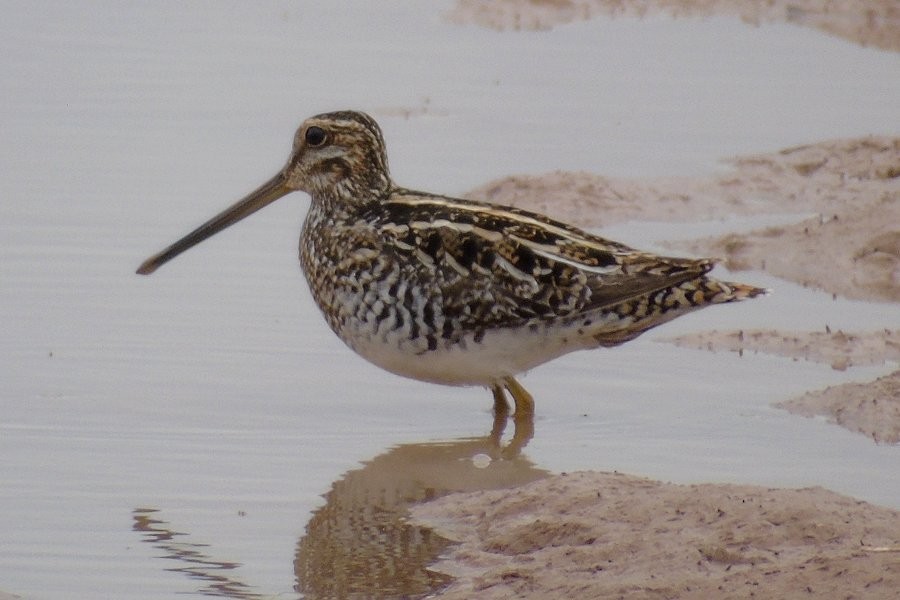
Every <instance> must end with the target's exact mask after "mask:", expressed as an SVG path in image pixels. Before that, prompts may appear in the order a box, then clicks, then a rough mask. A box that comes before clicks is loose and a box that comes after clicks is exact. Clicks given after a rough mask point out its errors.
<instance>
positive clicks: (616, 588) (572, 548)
mask: <svg viewBox="0 0 900 600" xmlns="http://www.w3.org/2000/svg"><path fill="white" fill-rule="evenodd" d="M413 515H414V517H415V518H416V519H418V520H421V521H424V522H426V523H428V524H429V525H430V526H433V527H436V528H437V531H438V533H440V534H441V535H444V536H446V537H448V538H450V539H454V540H457V541H459V542H460V544H459V545H458V546H456V547H455V548H454V549H453V550H452V551H451V552H450V554H449V555H448V556H447V557H446V558H445V560H443V561H441V562H439V563H438V564H437V565H434V568H435V569H437V570H439V571H442V572H446V573H448V574H450V575H452V576H454V577H456V580H455V581H454V583H452V584H451V585H450V587H449V588H447V589H446V590H444V592H443V593H441V594H439V595H438V596H437V597H439V598H446V599H447V600H451V599H455V598H460V599H462V598H474V597H477V598H484V599H491V598H496V599H498V600H499V599H501V598H535V599H537V598H541V599H543V598H564V597H578V598H621V597H639V598H685V599H687V598H748V597H762V598H794V597H800V596H803V597H815V598H842V599H843V598H862V597H865V598H885V599H886V598H895V597H896V593H897V590H898V589H900V512H898V511H895V510H890V509H887V508H881V507H878V506H873V505H871V504H867V503H865V502H860V501H858V500H853V499H851V498H847V497H845V496H841V495H839V494H835V493H833V492H830V491H828V490H825V489H822V488H808V489H771V488H764V487H758V486H748V485H724V484H704V485H674V484H670V483H662V482H659V481H651V480H647V479H641V478H638V477H633V476H629V475H623V474H618V473H594V472H586V473H573V474H569V475H566V474H563V475H557V476H554V477H550V478H548V479H543V480H540V481H537V482H534V483H530V484H527V485H525V486H522V487H519V488H516V489H514V490H509V491H487V492H474V493H465V494H454V495H451V496H447V497H445V498H442V499H439V500H436V501H434V502H430V503H428V504H423V505H419V506H417V507H415V508H414V509H413Z"/></svg>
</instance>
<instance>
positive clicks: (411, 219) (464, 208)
mask: <svg viewBox="0 0 900 600" xmlns="http://www.w3.org/2000/svg"><path fill="white" fill-rule="evenodd" d="M381 214H382V215H383V219H382V223H381V224H380V227H381V230H382V231H383V232H384V235H385V236H386V239H387V242H388V243H387V245H388V246H390V248H392V251H395V252H399V253H404V254H410V255H412V256H413V257H415V258H416V260H414V261H405V262H406V263H407V264H410V263H412V264H414V265H416V269H417V276H418V277H420V278H422V279H430V281H431V282H432V283H433V284H436V285H437V287H438V288H439V289H440V290H441V291H442V295H443V301H444V303H445V304H446V305H447V306H448V307H449V308H450V310H451V311H452V312H456V311H459V310H462V311H463V313H464V314H463V315H460V319H461V324H462V325H464V326H465V322H464V321H466V320H468V319H467V317H466V315H471V321H472V323H480V324H481V325H482V326H483V325H484V324H485V323H490V325H489V327H490V326H505V325H510V324H513V323H514V322H522V321H527V320H530V319H534V318H538V319H552V318H556V317H564V316H571V315H577V314H581V313H584V312H587V311H591V310H595V309H600V308H603V307H604V306H611V305H614V304H617V303H619V302H622V301H623V300H626V299H629V298H634V297H637V296H641V295H644V294H648V293H652V292H654V291H656V290H661V289H664V288H667V287H669V286H672V285H676V284H678V283H680V282H682V281H685V280H688V279H692V278H695V277H698V276H699V275H702V274H703V273H705V272H707V271H709V270H710V269H711V268H712V266H713V263H712V261H709V260H694V259H684V258H667V257H660V256H657V255H654V254H650V253H645V252H639V251H637V250H634V249H632V248H630V247H628V246H625V245H624V244H620V243H617V242H613V241H610V240H606V239H604V238H601V237H598V236H595V235H592V234H590V233H587V232H585V231H583V230H581V229H578V228H576V227H572V226H570V225H566V224H564V223H561V222H558V221H554V220H553V219H549V218H547V217H544V216H542V215H538V214H535V213H531V212H528V211H523V210H519V209H515V208H507V207H500V206H495V205H491V204H485V203H478V202H472V201H467V200H458V199H454V198H445V197H439V196H430V195H426V194H420V193H415V192H404V191H402V190H401V191H397V192H395V193H394V194H392V195H391V198H390V199H389V200H387V201H386V202H385V203H384V204H383V205H382V210H381Z"/></svg>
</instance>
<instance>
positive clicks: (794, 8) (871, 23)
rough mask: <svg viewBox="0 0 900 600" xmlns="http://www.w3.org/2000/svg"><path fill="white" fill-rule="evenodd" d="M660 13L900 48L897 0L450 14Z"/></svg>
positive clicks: (491, 7) (692, 0) (488, 22)
mask: <svg viewBox="0 0 900 600" xmlns="http://www.w3.org/2000/svg"><path fill="white" fill-rule="evenodd" d="M654 14H663V15H669V16H672V17H703V16H710V15H723V16H735V17H738V18H740V19H741V20H743V21H744V22H746V23H751V24H759V23H769V22H775V21H784V22H788V23H793V24H795V25H800V26H804V27H814V28H816V29H820V30H822V31H825V32H828V33H830V34H832V35H836V36H839V37H842V38H845V39H848V40H852V41H854V42H856V43H858V44H862V45H864V46H875V47H877V48H884V49H887V50H900V5H898V4H897V2H895V1H894V0H868V1H867V2H859V1H858V0H829V1H828V2H822V1H821V0H767V1H766V2H750V1H748V0H494V1H493V2H480V1H479V0H458V1H457V5H456V7H455V8H454V9H453V10H452V11H451V12H450V14H449V15H447V17H448V18H449V19H450V20H451V21H454V22H457V23H472V24H477V25H481V26H483V27H490V28H492V29H498V30H509V29H514V30H520V29H525V30H535V29H549V28H551V27H555V26H557V25H561V24H564V23H571V22H573V21H585V20H588V19H591V18H594V17H646V16H651V15H654Z"/></svg>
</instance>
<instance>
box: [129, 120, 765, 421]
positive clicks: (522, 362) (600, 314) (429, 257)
mask: <svg viewBox="0 0 900 600" xmlns="http://www.w3.org/2000/svg"><path fill="white" fill-rule="evenodd" d="M296 190H300V191H304V192H306V193H308V194H309V195H310V197H311V198H312V203H311V205H310V209H309V212H308V214H307V216H306V221H305V223H304V225H303V230H302V233H301V235H300V264H301V265H302V268H303V272H304V274H305V275H306V279H307V281H308V283H309V286H310V289H311V291H312V295H313V297H314V298H315V301H316V303H317V304H318V306H319V308H320V309H321V310H322V313H323V315H324V316H325V319H326V320H327V321H328V324H329V325H330V326H331V328H332V329H333V330H334V332H335V333H336V334H337V335H338V336H339V337H340V338H341V339H342V340H343V341H344V342H345V343H346V344H347V345H348V346H350V347H351V348H352V349H353V350H355V351H356V352H357V353H359V354H360V355H362V356H363V357H364V358H366V359H368V360H369V361H371V362H373V363H375V364H376V365H379V366H381V367H383V368H385V369H387V370H389V371H392V372H394V373H397V374H399V375H404V376H407V377H412V378H415V379H420V380H424V381H431V382H436V383H444V384H449V385H483V386H486V387H488V388H490V389H491V390H492V392H493V395H494V399H495V407H496V408H497V410H498V411H501V410H505V408H506V393H505V392H506V391H508V392H509V393H510V394H511V395H512V397H513V399H514V400H515V405H516V413H517V414H518V415H529V414H531V412H532V410H533V401H532V399H531V396H530V395H529V394H528V392H527V391H525V389H524V388H522V386H521V385H519V383H518V382H517V381H516V380H515V376H516V375H517V374H519V373H521V372H523V371H526V370H528V369H530V368H532V367H535V366H537V365H539V364H542V363H544V362H547V361H549V360H552V359H554V358H556V357H558V356H561V355H563V354H566V353H568V352H572V351H575V350H583V349H589V348H596V347H598V346H615V345H618V344H622V343H624V342H627V341H629V340H631V339H634V338H635V337H637V336H639V335H640V334H642V333H643V332H645V331H647V330H648V329H650V328H652V327H656V326H657V325H660V324H662V323H665V322H666V321H669V320H671V319H673V318H675V317H677V316H679V315H682V314H685V313H686V312H689V311H691V310H695V309H697V308H702V307H704V306H707V305H710V304H718V303H723V302H732V301H736V300H743V299H745V298H752V297H754V296H757V295H760V294H763V293H764V292H765V290H763V289H761V288H757V287H753V286H750V285H744V284H739V283H727V282H722V281H718V280H716V279H713V278H712V277H709V276H708V275H707V273H708V272H709V271H710V269H712V268H713V265H714V263H713V261H711V260H707V259H699V260H695V259H688V258H670V257H662V256H657V255H655V254H650V253H647V252H640V251H637V250H634V249H632V248H629V247H628V246H625V245H623V244H619V243H617V242H613V241H610V240H606V239H603V238H601V237H598V236H595V235H592V234H590V233H587V232H585V231H582V230H581V229H578V228H576V227H572V226H570V225H566V224H564V223H560V222H558V221H555V220H553V219H550V218H548V217H545V216H542V215H539V214H535V213H531V212H528V211H524V210H519V209H516V208H509V207H503V206H496V205H492V204H488V203H483V202H475V201H471V200H460V199H456V198H448V197H444V196H438V195H434V194H428V193H423V192H415V191H411V190H407V189H404V188H400V187H397V186H396V185H395V184H394V183H393V182H392V181H391V178H390V175H389V172H388V167H387V154H386V151H385V145H384V140H383V138H382V135H381V130H380V128H379V127H378V125H377V123H375V121H374V120H373V119H372V118H371V117H369V116H368V115H365V114H363V113H360V112H354V111H342V112H333V113H327V114H322V115H317V116H315V117H312V118H310V119H307V120H306V121H305V122H304V123H303V124H302V125H301V126H300V128H299V129H298V130H297V133H296V136H295V138H294V147H293V152H292V153H291V156H290V158H289V160H288V162H287V164H286V165H285V166H284V168H283V169H282V170H281V171H280V172H279V173H278V174H277V175H276V176H275V177H273V178H272V179H271V180H269V181H268V182H267V183H265V184H263V185H262V186H261V187H260V188H259V189H257V190H256V191H254V192H252V193H251V194H250V195H249V196H247V197H246V198H244V199H243V200H241V201H240V202H238V203H236V204H235V205H233V206H232V207H230V208H228V209H227V210H225V211H224V212H222V213H221V214H219V215H218V216H216V217H214V218H213V219H211V220H210V221H208V222H207V223H205V224H203V225H201V226H200V227H199V228H197V229H196V230H195V231H193V232H191V233H190V234H188V235H187V236H185V237H184V238H182V239H181V240H179V241H178V242H176V243H175V244H173V245H172V246H170V247H169V248H167V249H166V250H164V251H162V252H161V253H159V254H157V255H155V256H153V257H151V258H149V259H147V260H146V261H145V262H144V263H143V264H142V265H141V267H140V268H139V269H138V273H142V274H149V273H152V272H153V271H155V270H156V269H157V268H158V267H159V266H160V265H162V264H163V263H165V262H167V261H168V260H170V259H171V258H173V257H175V256H177V255H178V254H180V253H181V252H183V251H184V250H186V249H188V248H190V247H191V246H193V245H195V244H197V243H199V242H201V241H203V240H204V239H206V238H208V237H209V236H211V235H213V234H215V233H216V232H217V231H220V230H221V229H224V228H225V227H228V226H229V225H231V224H233V223H235V222H237V221H238V220H240V219H242V218H243V217H245V216H247V215H249V214H251V213H253V212H255V211H256V210H259V209H260V208H262V207H263V206H265V205H267V204H269V203H270V202H273V201H274V200H277V199H278V198H280V197H281V196H284V195H285V194H287V193H290V192H292V191H296Z"/></svg>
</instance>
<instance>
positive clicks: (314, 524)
mask: <svg viewBox="0 0 900 600" xmlns="http://www.w3.org/2000/svg"><path fill="white" fill-rule="evenodd" d="M507 420H508V418H507V414H506V413H505V412H504V411H502V410H497V412H496V413H495V418H494V425H493V428H492V430H491V433H490V434H489V435H487V436H483V437H475V438H464V439H459V440H451V441H443V442H426V443H418V444H404V445H400V446H397V447H395V448H393V449H391V450H389V451H388V452H386V453H384V454H381V455H379V456H376V457H375V458H373V459H371V460H369V461H367V462H366V463H364V465H363V467H362V468H360V469H355V470H351V471H348V472H347V473H346V474H345V475H344V476H343V477H342V478H341V479H339V480H338V481H336V482H335V483H334V484H333V485H332V487H331V490H330V491H329V492H328V493H327V494H325V500H326V503H325V506H323V507H322V508H320V509H318V510H316V511H315V513H314V514H313V517H312V519H310V521H309V523H308V524H307V526H306V534H305V535H304V536H303V537H302V538H301V539H300V541H299V543H298V544H297V554H296V558H295V560H294V573H295V575H296V577H297V587H296V589H297V591H298V592H302V593H303V595H304V598H311V599H316V600H324V599H332V598H335V599H336V598H346V599H360V600H361V599H362V598H417V597H422V596H425V595H427V594H429V593H432V592H434V591H435V590H436V589H439V588H440V587H443V586H444V585H445V584H446V583H448V582H449V579H448V578H447V577H446V576H444V575H441V574H438V573H435V572H433V571H430V570H429V569H428V565H430V564H431V563H433V562H434V561H435V560H436V559H437V558H438V557H439V555H440V554H441V553H442V552H443V551H444V550H445V549H446V548H447V547H448V546H449V545H450V543H451V542H449V541H448V540H446V539H444V538H442V537H440V536H438V535H436V534H435V533H434V532H432V531H431V530H430V529H428V528H426V527H422V526H419V525H416V524H413V523H410V522H409V521H408V518H407V517H408V514H409V513H408V507H409V506H410V505H411V504H414V503H417V502H423V501H427V500H433V499H435V498H439V497H441V496H446V495H447V494H450V493H453V492H462V491H475V490H492V489H499V488H504V487H512V486H516V485H522V484H525V483H527V482H530V481H534V480H536V479H540V478H542V477H545V476H546V474H547V472H546V471H544V470H542V469H539V468H537V467H535V466H534V464H533V463H532V462H531V461H529V460H528V459H527V458H525V457H524V456H522V454H521V449H522V448H523V447H524V446H525V444H527V443H528V441H529V440H530V439H531V437H532V435H533V433H534V425H533V422H532V419H531V417H530V415H528V416H523V417H520V418H518V419H516V421H515V425H516V428H515V433H514V435H513V437H512V439H511V440H510V441H509V442H508V443H507V444H505V445H504V444H503V443H502V436H503V433H504V428H505V426H506V423H507Z"/></svg>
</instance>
